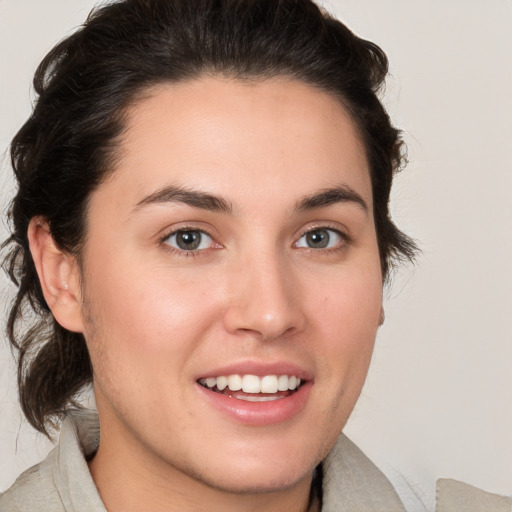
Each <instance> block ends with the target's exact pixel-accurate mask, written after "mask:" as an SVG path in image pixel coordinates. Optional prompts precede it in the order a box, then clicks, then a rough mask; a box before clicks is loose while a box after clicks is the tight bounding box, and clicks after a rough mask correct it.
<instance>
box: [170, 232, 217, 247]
mask: <svg viewBox="0 0 512 512" xmlns="http://www.w3.org/2000/svg"><path fill="white" fill-rule="evenodd" d="M163 243H164V244H167V245H170V246H171V247H173V248H174V249H178V250H180V251H201V250H204V249H208V248H210V247H211V246H212V244H213V240H212V237H211V236H210V235H207V234H206V233H205V232H204V231H200V230H198V229H180V230H178V231H175V232H174V233H171V234H170V235H169V236H168V237H166V238H164V240H163Z"/></svg>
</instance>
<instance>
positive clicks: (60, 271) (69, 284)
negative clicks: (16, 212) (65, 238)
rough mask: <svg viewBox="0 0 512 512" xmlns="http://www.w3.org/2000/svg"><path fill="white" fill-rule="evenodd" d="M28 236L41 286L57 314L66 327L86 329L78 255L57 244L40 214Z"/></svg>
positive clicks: (31, 226)
mask: <svg viewBox="0 0 512 512" xmlns="http://www.w3.org/2000/svg"><path fill="white" fill-rule="evenodd" d="M27 236H28V241H29V246H30V252H31V254H32V259H33V260H34V264H35V267H36V270H37V275H38V276H39V282H40V283H41V289H42V291H43V295H44V298H45V300H46V303H47V304H48V306H49V307H50V309H51V311H52V313H53V316H54V317H55V319H56V320H57V322H59V324H60V325H61V326H62V327H64V328H65V329H68V330H69V331H74V332H83V321H82V311H81V310H82V308H81V302H82V300H81V290H80V272H79V268H78V263H77V261H76V258H75V257H74V256H73V255H72V254H70V253H68V252H64V251H62V250H61V249H59V248H58V247H57V245H56V243H55V241H54V239H53V236H52V234H51V233H50V227H49V226H48V222H47V221H46V220H44V219H41V218H40V217H34V218H33V219H31V221H30V223H29V226H28V231H27Z"/></svg>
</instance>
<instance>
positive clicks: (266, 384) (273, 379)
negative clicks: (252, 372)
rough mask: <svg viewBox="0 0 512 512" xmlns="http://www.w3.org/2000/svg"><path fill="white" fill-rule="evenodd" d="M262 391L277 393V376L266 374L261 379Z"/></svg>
mask: <svg viewBox="0 0 512 512" xmlns="http://www.w3.org/2000/svg"><path fill="white" fill-rule="evenodd" d="M261 392H262V393H277V376H276V375H265V377H263V378H262V379H261Z"/></svg>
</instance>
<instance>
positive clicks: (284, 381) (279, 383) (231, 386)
mask: <svg viewBox="0 0 512 512" xmlns="http://www.w3.org/2000/svg"><path fill="white" fill-rule="evenodd" d="M198 382H199V384H201V386H203V387H205V388H207V389H209V390H211V391H214V392H217V393H221V394H224V395H226V396H230V397H232V398H237V399H239V400H246V401H248V402H268V401H272V400H279V399H282V398H286V397H287V396H290V394H291V393H292V392H295V391H296V390H298V389H299V387H300V386H301V383H302V382H301V379H300V378H299V377H296V376H295V375H264V376H262V377H259V376H257V375H250V374H249V375H239V374H234V375H227V376H226V375H221V376H219V377H208V378H202V379H199V380H198Z"/></svg>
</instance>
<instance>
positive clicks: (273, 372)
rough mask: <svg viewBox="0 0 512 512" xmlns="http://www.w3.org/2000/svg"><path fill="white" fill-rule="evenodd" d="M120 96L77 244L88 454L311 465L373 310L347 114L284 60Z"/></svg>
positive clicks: (223, 475) (267, 480)
mask: <svg viewBox="0 0 512 512" xmlns="http://www.w3.org/2000/svg"><path fill="white" fill-rule="evenodd" d="M128 114H129V115H128V118H127V130H126V132H125V134H124V136H123V137H122V139H121V141H120V150H119V151H120V154H119V156H120V158H119V159H118V160H117V161H116V164H115V166H116V167H115V169H114V172H113V173H112V175H111V176H110V177H109V178H108V179H107V180H106V181H105V182H104V183H103V184H102V185H101V186H100V187H99V188H98V189H97V190H96V191H95V192H94V193H93V194H92V196H91V200H90V205H89V211H88V236H87V241H86V247H85V250H84V258H83V261H84V264H83V265H84V267H83V272H84V276H83V283H84V288H83V297H82V300H83V310H82V317H83V332H84V335H85V337H86V340H87V344H88V347H89V351H90V355H91V360H92V364H93V368H94V386H95V392H96V399H97V404H98V410H99V414H100V421H101V427H102V446H101V447H100V453H101V450H102V449H103V448H105V449H107V448H109V449H110V451H111V453H116V451H117V452H118V453H119V454H121V453H122V451H123V450H124V451H127V450H130V457H131V458H132V459H134V460H135V459H138V463H139V464H143V465H147V466H148V467H153V468H156V467H158V468H159V470H164V471H168V474H169V475H173V474H175V475H179V476H180V477H182V478H192V479H193V480H194V481H195V482H200V483H202V484H206V485H208V486H210V487H216V488H220V489H224V490H229V491H243V492H252V491H269V490H277V489H283V488H287V487H290V486H294V485H297V484H299V483H300V482H304V481H306V480H308V479H310V477H311V474H312V471H313V468H314V467H315V466H316V465H317V464H318V463H319V461H320V460H322V458H324V457H325V455H326V453H327V452H328V451H329V449H330V448H331V446H332V445H333V443H334V441H335V439H336V437H337V436H338V435H339V433H340V431H341V429H342V427H343V425H344V424H345V422H346V420H347V418H348V416H349V414H350V412H351V411H352V408H353V407H354V404H355V401H356V399H357V397H358V395H359V392H360V390H361V386H362V385H363V381H364V379H365V376H366V373H367V369H368V365H369V362H370V357H371V353H372V349H373V344H374V339H375V335H376V331H377V328H378V324H379V318H380V312H381V292H382V277H381V269H380V263H379V254H378V248H377V240H376V233H375V225H374V221H373V210H372V189H371V184H370V176H369V170H368V164H367V161H366V158H365V153H364V149H363V145H362V143H361V141H360V137H359V135H358V133H357V131H356V128H355V126H354V123H353V122H352V121H351V119H350V118H349V116H348V115H347V113H346V111H345V110H344V109H343V107H342V106H341V105H340V103H339V102H338V101H337V100H335V99H334V98H333V97H332V96H330V95H329V94H327V93H325V92H322V91H319V90H317V89H314V88H312V87H310V86H307V85H305V84H303V83H300V82H297V81H287V80H285V79H280V80H277V79H275V80H266V81H260V82H253V83H242V82H240V81H236V80H228V79H220V78H213V77H210V78H204V79H201V80H195V81H189V82H184V83H180V84H172V85H160V86H158V87H155V88H154V89H152V90H151V91H150V94H149V95H147V96H146V97H145V98H144V99H142V100H140V101H139V102H138V103H137V104H136V105H135V106H133V107H132V108H131V109H130V111H129V113H128ZM297 379H300V384H299V385H298V384H297ZM239 386H243V387H242V389H241V390H240V389H239ZM230 388H232V389H230ZM261 389H263V392H258V390H260V391H261Z"/></svg>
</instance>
